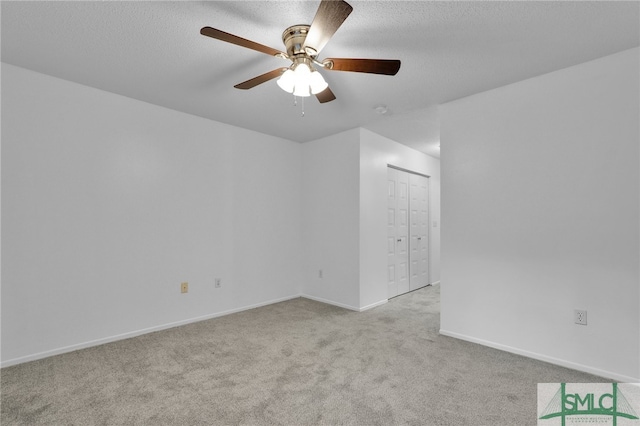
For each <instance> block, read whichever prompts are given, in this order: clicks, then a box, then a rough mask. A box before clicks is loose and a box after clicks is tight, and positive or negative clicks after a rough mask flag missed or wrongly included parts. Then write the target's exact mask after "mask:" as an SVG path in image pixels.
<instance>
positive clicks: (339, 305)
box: [300, 294, 388, 312]
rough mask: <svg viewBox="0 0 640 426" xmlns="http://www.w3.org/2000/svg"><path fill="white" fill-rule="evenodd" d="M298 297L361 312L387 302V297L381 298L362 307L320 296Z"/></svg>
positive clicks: (302, 295)
mask: <svg viewBox="0 0 640 426" xmlns="http://www.w3.org/2000/svg"><path fill="white" fill-rule="evenodd" d="M300 297H304V298H305V299H310V300H315V301H316V302H321V303H326V304H327V305H333V306H337V307H339V308H344V309H349V310H350V311H356V312H363V311H366V310H369V309H373V308H375V307H376V306H380V305H384V304H385V303H387V302H388V300H387V299H384V300H381V301H379V302H375V303H372V304H370V305H367V306H363V307H362V308H357V307H355V306H351V305H346V304H344V303H340V302H334V301H333V300H328V299H323V298H322V297H316V296H309V295H308V294H301V295H300Z"/></svg>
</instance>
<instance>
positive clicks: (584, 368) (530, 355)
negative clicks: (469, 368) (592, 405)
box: [440, 329, 640, 383]
mask: <svg viewBox="0 0 640 426" xmlns="http://www.w3.org/2000/svg"><path fill="white" fill-rule="evenodd" d="M440 334H442V335H443V336H448V337H454V338H456V339H460V340H465V341H467V342H472V343H477V344H479V345H482V346H488V347H490V348H494V349H499V350H501V351H505V352H510V353H513V354H517V355H522V356H525V357H527V358H533V359H537V360H538V361H544V362H548V363H549V364H555V365H559V366H561V367H566V368H570V369H572V370H577V371H582V372H583V373H589V374H593V375H595V376H599V377H604V378H606V379H612V380H616V381H619V382H624V383H637V382H640V378H637V377H631V376H625V375H623V374H618V373H615V372H613V371H607V370H601V369H599V368H595V367H590V366H588V365H583V364H578V363H575V362H571V361H567V360H564V359H559V358H554V357H551V356H547V355H543V354H539V353H536V352H530V351H526V350H524V349H519V348H514V347H511V346H507V345H502V344H500V343H495V342H490V341H488V340H483V339H478V338H475V337H471V336H466V335H464V334H459V333H455V332H453V331H448V330H443V329H440Z"/></svg>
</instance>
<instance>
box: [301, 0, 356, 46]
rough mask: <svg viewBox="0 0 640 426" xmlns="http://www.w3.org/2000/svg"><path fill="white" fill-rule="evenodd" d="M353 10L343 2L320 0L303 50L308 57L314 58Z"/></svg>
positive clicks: (342, 0) (340, 0)
mask: <svg viewBox="0 0 640 426" xmlns="http://www.w3.org/2000/svg"><path fill="white" fill-rule="evenodd" d="M352 10H353V8H352V7H351V5H350V4H349V3H347V2H346V1H344V0H322V1H321V2H320V6H319V7H318V11H317V12H316V16H315V18H313V22H312V23H311V27H310V28H309V32H308V33H307V37H306V38H305V40H304V46H303V47H304V48H305V50H306V51H307V54H309V55H310V56H316V55H317V54H318V53H319V52H320V51H321V50H322V48H323V47H324V46H325V44H327V42H328V41H329V39H330V38H331V37H332V36H333V34H335V32H336V31H337V30H338V28H340V25H342V23H343V22H344V20H345V19H347V16H349V14H350V13H351V11H352Z"/></svg>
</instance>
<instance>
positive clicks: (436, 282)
mask: <svg viewBox="0 0 640 426" xmlns="http://www.w3.org/2000/svg"><path fill="white" fill-rule="evenodd" d="M429 285H440V280H438V281H434V282H432V283H431V284H429Z"/></svg>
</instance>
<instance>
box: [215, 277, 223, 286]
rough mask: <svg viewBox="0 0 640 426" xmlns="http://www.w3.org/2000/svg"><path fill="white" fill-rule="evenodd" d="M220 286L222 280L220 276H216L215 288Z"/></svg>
mask: <svg viewBox="0 0 640 426" xmlns="http://www.w3.org/2000/svg"><path fill="white" fill-rule="evenodd" d="M220 287H222V280H221V279H220V278H216V288H220Z"/></svg>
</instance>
